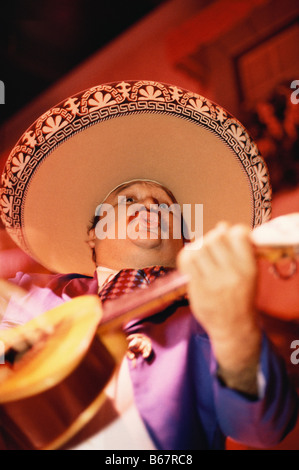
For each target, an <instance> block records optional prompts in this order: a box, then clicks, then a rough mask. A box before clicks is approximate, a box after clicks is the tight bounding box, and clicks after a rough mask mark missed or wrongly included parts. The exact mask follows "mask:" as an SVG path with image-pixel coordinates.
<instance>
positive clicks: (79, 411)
mask: <svg viewBox="0 0 299 470" xmlns="http://www.w3.org/2000/svg"><path fill="white" fill-rule="evenodd" d="M100 316H101V308H100V302H99V299H98V297H93V296H85V297H78V298H76V299H73V300H71V301H69V302H67V303H66V304H63V305H61V306H59V307H57V308H55V309H53V310H50V311H49V312H46V314H44V315H42V316H41V317H40V318H39V319H37V320H36V319H35V320H32V321H31V322H28V324H26V325H24V326H23V327H18V328H14V329H12V330H7V331H4V332H2V334H1V338H2V339H3V340H5V341H6V344H12V343H13V342H14V341H15V340H16V338H17V336H19V335H21V337H22V338H25V337H30V330H32V331H33V329H35V330H36V329H37V328H42V327H43V324H44V323H45V322H47V323H48V327H47V328H48V331H49V325H51V326H52V328H51V329H52V331H50V333H51V334H50V335H49V336H47V335H46V337H44V338H43V339H42V340H40V341H39V342H38V344H37V345H36V347H35V346H34V345H33V347H32V348H31V349H30V350H29V351H28V352H27V353H26V354H24V356H23V358H21V359H20V360H19V361H16V363H15V365H14V366H13V367H12V368H11V370H8V371H4V370H3V369H2V373H5V372H7V378H6V380H5V381H4V382H3V383H2V386H1V391H0V422H1V425H2V426H3V428H4V429H5V434H6V435H8V436H9V439H8V440H9V441H10V447H11V446H12V447H14V448H15V449H28V450H34V449H37V450H39V449H55V448H59V447H61V446H62V445H63V444H65V443H66V442H67V441H68V440H69V439H70V438H71V437H73V436H74V435H75V434H76V433H77V432H78V431H79V430H80V429H81V428H82V427H83V426H84V425H85V424H86V423H87V422H88V421H89V420H90V419H91V418H92V417H93V415H94V414H95V413H96V412H97V411H98V409H99V408H100V406H101V405H102V403H103V402H104V400H105V393H104V388H105V385H106V384H107V383H108V381H109V379H110V378H111V377H112V375H113V372H114V369H115V359H114V357H113V356H112V355H111V354H110V353H109V352H108V350H107V348H106V347H105V346H104V344H103V343H102V341H101V340H100V338H99V336H98V335H97V334H96V330H97V326H98V323H99V321H100ZM25 328H26V331H25ZM4 367H7V365H6V366H5V365H1V366H0V371H1V368H4Z"/></svg>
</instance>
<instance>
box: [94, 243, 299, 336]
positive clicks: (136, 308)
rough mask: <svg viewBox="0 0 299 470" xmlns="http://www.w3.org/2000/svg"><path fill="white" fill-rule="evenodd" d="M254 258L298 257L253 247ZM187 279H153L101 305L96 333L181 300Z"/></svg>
mask: <svg viewBox="0 0 299 470" xmlns="http://www.w3.org/2000/svg"><path fill="white" fill-rule="evenodd" d="M254 247H255V255H256V258H257V259H258V258H264V259H267V260H268V261H269V262H271V263H276V262H277V261H278V260H279V259H281V258H283V257H289V258H291V259H293V258H294V257H295V256H297V255H298V254H299V245H296V246H280V245H279V246H278V245H277V246H275V245H274V246H270V245H258V244H257V243H255V244H254ZM187 283H188V277H187V276H186V275H184V274H181V273H180V272H179V271H176V270H174V271H173V272H171V273H169V274H167V275H166V276H164V277H162V278H158V279H156V280H155V281H154V282H153V283H152V284H151V285H150V286H148V287H147V288H145V289H136V290H135V291H134V292H131V293H129V294H127V295H126V297H125V299H124V297H123V296H122V297H120V298H118V299H115V300H110V301H107V302H105V303H104V305H103V317H102V320H101V323H100V325H99V332H100V333H106V332H107V331H111V330H113V329H117V328H120V327H122V326H123V325H124V324H127V323H129V322H130V321H132V320H133V319H137V320H143V319H144V318H147V317H149V316H151V315H154V314H156V313H158V312H159V311H161V310H163V309H165V308H166V307H167V306H169V305H170V304H171V303H172V302H174V301H175V300H177V299H178V298H180V297H182V296H184V295H185V294H186V291H187Z"/></svg>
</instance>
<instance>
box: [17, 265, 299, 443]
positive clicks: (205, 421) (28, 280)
mask: <svg viewBox="0 0 299 470" xmlns="http://www.w3.org/2000/svg"><path fill="white" fill-rule="evenodd" d="M14 282H16V283H18V284H19V285H20V286H23V287H25V288H26V289H31V294H32V299H33V300H34V305H35V314H36V310H38V313H42V312H44V311H46V310H48V309H50V308H53V307H54V306H56V305H58V304H60V303H62V302H64V301H66V300H68V299H70V298H73V297H76V296H78V295H83V294H96V293H97V289H98V285H97V278H96V275H95V277H94V278H91V277H84V276H81V275H78V274H69V275H54V276H48V275H38V276H32V275H28V274H23V273H18V274H17V276H16V278H15V279H14ZM34 286H39V287H34ZM8 314H9V312H8ZM14 315H15V317H16V318H18V312H17V311H16V310H15V313H14ZM126 330H127V332H128V334H131V333H133V332H141V333H144V334H146V335H147V336H149V337H150V338H151V340H152V346H153V357H152V358H151V359H150V360H146V359H143V358H142V357H141V356H139V357H138V358H137V362H136V364H135V367H132V364H131V363H130V374H131V379H132V383H133V388H134V397H135V402H136V405H137V408H138V409H139V412H140V415H141V417H142V419H143V421H144V423H145V425H146V427H147V429H148V431H149V434H150V435H151V437H152V439H153V442H154V444H155V445H156V448H157V449H163V450H195V449H223V448H224V446H225V436H229V437H231V438H232V439H234V440H236V441H239V442H241V443H243V444H246V445H248V446H253V447H264V448H269V447H271V446H274V445H276V444H277V443H278V442H279V441H280V440H281V439H282V438H283V437H284V436H285V435H286V434H287V433H288V432H289V431H290V429H291V428H292V427H293V425H294V424H295V422H296V417H297V403H298V401H297V395H296V393H295V392H294V391H293V389H292V387H291V386H290V385H289V380H288V377H287V374H286V372H285V367H284V364H283V362H282V360H281V359H280V358H279V357H277V355H276V354H275V353H274V351H273V350H272V347H271V344H270V342H269V341H268V339H267V338H266V337H265V336H264V338H263V347H262V353H261V358H260V371H259V377H258V380H259V386H260V394H259V395H260V396H259V398H258V399H257V400H252V399H251V398H249V397H246V396H245V395H243V394H241V393H238V392H237V391H234V390H231V389H228V388H226V387H225V386H223V385H222V384H221V382H220V381H219V380H218V378H217V374H216V370H217V363H216V361H215V358H214V356H213V353H212V350H211V344H210V342H209V338H208V337H207V335H206V333H205V332H204V330H203V329H202V328H201V326H200V325H199V324H198V323H197V322H196V320H195V319H194V317H193V315H192V314H191V313H190V309H189V307H188V305H187V303H186V302H185V301H181V302H176V303H174V304H173V305H171V306H170V307H169V308H167V309H166V310H165V311H164V312H161V313H160V314H158V315H155V316H152V317H150V318H148V319H146V320H143V321H141V322H135V323H134V322H132V323H130V325H129V326H128V327H127V328H126Z"/></svg>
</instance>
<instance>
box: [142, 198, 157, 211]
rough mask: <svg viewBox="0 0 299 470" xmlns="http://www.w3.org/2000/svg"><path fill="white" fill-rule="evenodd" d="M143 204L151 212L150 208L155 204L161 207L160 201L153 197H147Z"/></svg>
mask: <svg viewBox="0 0 299 470" xmlns="http://www.w3.org/2000/svg"><path fill="white" fill-rule="evenodd" d="M141 204H142V205H143V206H144V207H145V208H146V209H147V210H150V208H151V207H150V206H151V205H153V204H155V205H159V201H158V199H156V198H154V197H153V196H146V197H144V198H143V199H142V201H141Z"/></svg>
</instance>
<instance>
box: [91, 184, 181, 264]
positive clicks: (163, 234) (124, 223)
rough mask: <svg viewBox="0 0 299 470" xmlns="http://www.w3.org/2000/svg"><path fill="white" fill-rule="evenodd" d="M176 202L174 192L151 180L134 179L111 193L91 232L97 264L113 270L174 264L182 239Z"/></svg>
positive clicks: (92, 246)
mask: <svg viewBox="0 0 299 470" xmlns="http://www.w3.org/2000/svg"><path fill="white" fill-rule="evenodd" d="M174 204H175V200H174V199H173V196H172V195H171V193H170V192H168V191H167V190H165V189H164V188H163V187H162V186H160V185H158V184H156V183H152V182H145V181H140V182H132V183H129V184H126V185H123V186H121V187H119V188H117V189H116V190H115V191H113V192H112V193H111V194H109V196H108V197H107V198H106V200H105V201H104V204H103V205H102V209H103V213H102V216H101V218H100V221H99V222H98V224H97V226H96V227H95V228H93V229H92V230H90V232H89V245H90V247H91V248H92V249H93V250H94V252H95V258H96V264H97V265H100V266H105V267H109V268H111V269H122V268H142V267H146V266H153V265H163V266H169V267H175V265H176V257H177V254H178V252H179V251H180V249H181V248H182V247H183V239H182V235H181V217H180V216H181V214H180V212H176V211H174V210H173V208H174V207H178V205H176V206H174ZM170 207H171V208H172V210H169V208H170ZM104 209H105V210H104ZM104 229H105V234H104Z"/></svg>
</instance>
